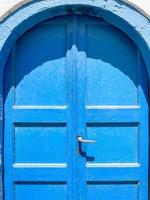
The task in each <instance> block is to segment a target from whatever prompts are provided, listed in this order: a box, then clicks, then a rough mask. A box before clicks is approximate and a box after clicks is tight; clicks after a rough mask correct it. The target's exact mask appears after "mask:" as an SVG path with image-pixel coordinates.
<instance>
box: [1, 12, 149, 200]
mask: <svg viewBox="0 0 150 200" xmlns="http://www.w3.org/2000/svg"><path fill="white" fill-rule="evenodd" d="M80 136H81V137H82V139H83V140H82V139H81V138H80ZM86 140H92V141H86ZM94 141H96V142H95V143H94ZM4 170H5V174H4V181H5V184H4V188H5V190H6V192H5V199H6V200H10V199H11V200H14V199H15V200H20V199H21V200H25V199H29V200H30V199H37V200H43V199H44V200H48V199H54V200H55V199H67V200H69V199H74V200H75V199H76V200H78V199H82V200H85V199H87V200H92V199H93V198H94V199H96V200H98V199H100V198H101V199H105V200H109V199H114V200H120V199H123V200H124V199H127V198H128V199H129V200H135V199H137V198H140V199H141V198H143V199H145V200H146V199H147V196H148V75H147V72H146V67H145V65H144V61H143V59H142V56H141V54H140V51H139V50H138V48H137V47H136V45H135V44H134V43H133V42H132V41H131V39H129V38H128V36H126V35H125V34H124V33H123V32H121V31H120V30H119V29H117V28H115V27H114V26H112V25H110V24H109V23H107V22H105V21H104V20H103V19H100V18H94V17H88V16H82V15H68V16H63V17H57V18H55V19H52V20H48V21H45V22H43V23H41V24H39V25H37V26H35V27H33V28H32V29H31V30H29V31H28V32H26V33H25V34H24V35H23V36H21V38H20V39H18V41H17V42H16V44H15V46H14V47H13V49H12V52H11V53H10V55H9V58H8V61H7V66H6V70H5V109H4Z"/></svg>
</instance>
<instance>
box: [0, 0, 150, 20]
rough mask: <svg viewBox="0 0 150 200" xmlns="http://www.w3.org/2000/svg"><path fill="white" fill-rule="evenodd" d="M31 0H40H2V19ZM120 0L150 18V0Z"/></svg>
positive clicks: (0, 3)
mask: <svg viewBox="0 0 150 200" xmlns="http://www.w3.org/2000/svg"><path fill="white" fill-rule="evenodd" d="M31 1H38V0H0V20H2V19H4V18H5V17H6V16H8V15H9V13H11V12H13V11H14V10H16V9H17V8H19V7H20V6H22V5H24V4H26V3H28V2H31ZM49 1H54V0H49ZM81 1H82V0H81ZM99 1H101V0H99ZM106 1H109V0H106ZM120 1H125V2H128V3H129V4H130V5H132V6H134V7H135V8H136V9H138V10H139V11H140V12H141V13H143V14H144V15H146V16H147V17H148V18H150V0H120Z"/></svg>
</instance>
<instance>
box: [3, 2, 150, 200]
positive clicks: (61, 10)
mask: <svg viewBox="0 0 150 200" xmlns="http://www.w3.org/2000/svg"><path fill="white" fill-rule="evenodd" d="M69 14H79V15H82V14H83V15H88V16H95V17H102V18H103V19H104V20H105V21H107V22H108V23H110V24H112V25H113V26H115V27H117V28H119V29H121V30H122V31H123V32H124V33H125V34H126V35H128V36H129V37H130V38H131V40H132V41H133V42H134V43H135V44H136V46H137V47H138V48H139V50H140V52H141V54H142V56H143V59H144V62H145V64H146V68H147V71H148V75H149V79H150V62H149V61H150V37H149V35H150V20H149V19H148V18H146V17H145V16H144V15H142V14H141V13H139V12H138V11H137V10H135V8H133V7H131V6H130V5H128V4H127V3H125V2H122V1H116V0H110V1H106V0H102V1H101V3H100V2H99V1H98V0H83V1H82V3H81V1H80V0H69V1H66V0H62V1H60V0H55V1H47V0H43V1H38V2H35V1H34V2H31V3H28V4H26V5H25V6H22V7H20V8H19V9H18V10H17V11H15V12H14V13H13V14H9V16H8V17H7V18H5V19H4V20H3V21H2V22H1V23H0V71H1V73H0V147H1V148H0V156H1V157H0V159H1V164H0V200H2V199H3V192H4V189H3V173H4V171H3V140H4V138H3V76H4V69H5V65H6V61H7V58H8V55H9V53H10V51H11V48H12V47H13V46H14V44H15V41H16V40H17V39H18V38H19V37H20V36H21V35H23V33H25V32H26V31H27V30H29V29H30V28H32V27H33V26H35V25H36V24H38V23H41V22H42V21H44V20H47V19H50V18H53V17H55V16H62V15H69Z"/></svg>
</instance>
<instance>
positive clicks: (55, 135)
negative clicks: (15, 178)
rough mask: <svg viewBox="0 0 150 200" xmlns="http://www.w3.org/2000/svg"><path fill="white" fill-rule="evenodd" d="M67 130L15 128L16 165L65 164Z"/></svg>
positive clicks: (59, 128) (43, 127) (58, 128)
mask: <svg viewBox="0 0 150 200" xmlns="http://www.w3.org/2000/svg"><path fill="white" fill-rule="evenodd" d="M66 139H67V136H66V128H65V127H54V126H52V127H51V126H46V125H44V126H40V125H26V126H16V127H15V163H65V162H66Z"/></svg>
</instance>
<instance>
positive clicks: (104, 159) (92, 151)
mask: <svg viewBox="0 0 150 200" xmlns="http://www.w3.org/2000/svg"><path fill="white" fill-rule="evenodd" d="M87 137H88V138H90V139H93V140H95V141H96V143H93V144H90V145H87V152H88V155H87V156H88V158H87V160H88V161H89V162H96V163H134V162H135V163H137V162H138V128H137V127H136V126H135V127H134V126H128V125H127V126H124V125H117V126H116V125H113V124H110V125H104V126H95V127H94V126H92V127H88V128H87Z"/></svg>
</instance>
